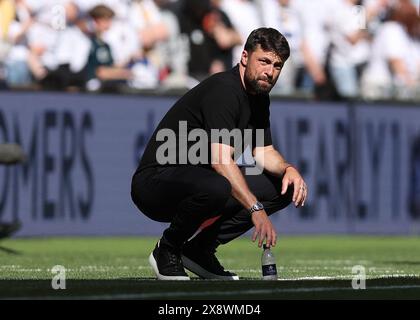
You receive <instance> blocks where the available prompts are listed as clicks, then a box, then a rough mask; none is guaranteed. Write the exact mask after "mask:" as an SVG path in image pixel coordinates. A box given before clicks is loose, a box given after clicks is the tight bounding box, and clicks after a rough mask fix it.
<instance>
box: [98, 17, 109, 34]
mask: <svg viewBox="0 0 420 320" xmlns="http://www.w3.org/2000/svg"><path fill="white" fill-rule="evenodd" d="M95 24H96V31H97V32H99V33H103V32H105V31H108V30H109V28H110V27H111V24H112V18H99V19H95Z"/></svg>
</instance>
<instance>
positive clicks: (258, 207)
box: [249, 201, 264, 214]
mask: <svg viewBox="0 0 420 320" xmlns="http://www.w3.org/2000/svg"><path fill="white" fill-rule="evenodd" d="M260 210H264V205H263V204H262V203H261V202H258V201H257V202H256V203H255V204H254V205H253V206H252V207H251V209H249V213H250V214H251V213H253V212H255V211H260Z"/></svg>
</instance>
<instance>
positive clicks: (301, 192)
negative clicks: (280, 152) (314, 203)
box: [281, 166, 308, 207]
mask: <svg viewBox="0 0 420 320" xmlns="http://www.w3.org/2000/svg"><path fill="white" fill-rule="evenodd" d="M291 184H293V187H294V191H293V198H292V201H293V202H294V203H295V206H296V207H299V206H301V207H303V206H304V205H305V200H306V197H307V196H308V189H307V187H306V183H305V181H303V178H302V176H301V175H300V174H299V172H298V171H297V170H296V169H295V168H294V167H292V166H289V167H287V168H286V171H285V173H284V176H283V181H282V188H281V194H282V195H283V194H285V193H286V192H287V188H288V187H289V185H291Z"/></svg>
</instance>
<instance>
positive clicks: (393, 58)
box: [362, 0, 420, 99]
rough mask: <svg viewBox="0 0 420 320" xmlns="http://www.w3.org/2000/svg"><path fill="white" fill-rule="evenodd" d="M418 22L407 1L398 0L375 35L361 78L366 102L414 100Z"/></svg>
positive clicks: (419, 57) (419, 69)
mask: <svg viewBox="0 0 420 320" xmlns="http://www.w3.org/2000/svg"><path fill="white" fill-rule="evenodd" d="M419 36H420V18H419V16H418V15H417V10H416V8H415V7H414V6H413V5H412V4H411V3H410V1H409V0H399V1H398V2H397V3H396V4H395V5H394V7H393V8H392V9H391V11H390V14H389V20H388V21H387V22H385V23H384V24H383V25H382V26H381V27H380V28H379V29H378V32H377V33H376V34H375V36H374V39H373V43H372V53H371V56H370V60H369V64H368V66H367V69H366V70H365V72H364V74H363V77H362V88H363V92H362V93H363V97H365V98H367V99H389V98H392V97H393V96H396V97H398V98H404V99H407V98H411V99H412V98H414V97H415V94H416V92H418V90H419V80H420V47H419Z"/></svg>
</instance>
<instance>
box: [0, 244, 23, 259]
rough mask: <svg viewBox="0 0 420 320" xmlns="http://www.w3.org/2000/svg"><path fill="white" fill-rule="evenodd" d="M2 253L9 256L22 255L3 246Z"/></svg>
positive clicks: (0, 250)
mask: <svg viewBox="0 0 420 320" xmlns="http://www.w3.org/2000/svg"><path fill="white" fill-rule="evenodd" d="M0 252H4V253H7V254H13V255H16V256H18V255H21V254H22V252H20V251H17V250H14V249H10V248H6V247H3V246H1V245H0Z"/></svg>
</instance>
